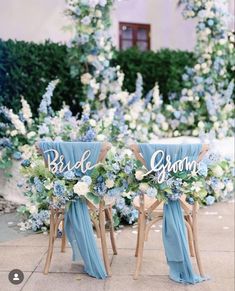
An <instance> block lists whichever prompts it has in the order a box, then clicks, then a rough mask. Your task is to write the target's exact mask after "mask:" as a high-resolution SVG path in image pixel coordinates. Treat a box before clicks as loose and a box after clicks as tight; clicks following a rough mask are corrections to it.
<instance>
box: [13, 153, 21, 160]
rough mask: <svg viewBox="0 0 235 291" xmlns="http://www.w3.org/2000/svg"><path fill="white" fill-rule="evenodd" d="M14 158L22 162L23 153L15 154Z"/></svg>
mask: <svg viewBox="0 0 235 291" xmlns="http://www.w3.org/2000/svg"><path fill="white" fill-rule="evenodd" d="M12 157H13V159H14V160H20V159H21V157H22V154H21V152H18V151H17V152H14V153H13V155H12Z"/></svg>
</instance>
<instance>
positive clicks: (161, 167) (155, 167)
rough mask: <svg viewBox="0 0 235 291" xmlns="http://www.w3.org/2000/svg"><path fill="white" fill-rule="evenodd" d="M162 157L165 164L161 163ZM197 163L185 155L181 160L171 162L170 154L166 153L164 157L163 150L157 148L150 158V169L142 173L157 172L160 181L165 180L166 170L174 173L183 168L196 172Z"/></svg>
mask: <svg viewBox="0 0 235 291" xmlns="http://www.w3.org/2000/svg"><path fill="white" fill-rule="evenodd" d="M158 159H159V160H158ZM164 159H165V161H166V162H165V164H164V163H163V161H164ZM157 160H158V161H157ZM197 165H198V163H197V162H196V161H192V162H190V161H189V159H188V157H185V158H184V159H183V160H177V161H175V162H174V163H172V162H171V157H170V155H166V158H165V153H164V151H162V150H158V151H156V152H154V153H153V155H152V157H151V160H150V166H151V170H150V171H148V172H147V173H146V174H144V176H147V175H149V174H150V173H152V172H158V183H162V182H164V180H165V177H166V173H168V172H174V173H176V172H179V171H183V170H186V171H191V172H196V170H197Z"/></svg>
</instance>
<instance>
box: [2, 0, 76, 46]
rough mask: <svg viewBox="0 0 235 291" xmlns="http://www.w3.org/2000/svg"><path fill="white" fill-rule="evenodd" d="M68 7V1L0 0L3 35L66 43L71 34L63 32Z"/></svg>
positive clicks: (18, 38)
mask: <svg viewBox="0 0 235 291" xmlns="http://www.w3.org/2000/svg"><path fill="white" fill-rule="evenodd" d="M65 8H66V3H65V0H0V38H2V39H4V40H6V39H9V38H11V39H17V40H26V41H34V42H41V41H44V40H45V39H51V40H52V41H55V42H60V41H61V42H65V41H67V40H69V39H70V37H71V33H69V32H68V31H67V32H65V31H63V27H64V26H65V25H67V24H68V23H69V20H68V17H66V16H64V14H63V11H64V10H65Z"/></svg>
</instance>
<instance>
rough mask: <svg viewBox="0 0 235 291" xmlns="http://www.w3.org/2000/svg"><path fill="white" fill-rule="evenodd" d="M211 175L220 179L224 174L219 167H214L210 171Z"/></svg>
mask: <svg viewBox="0 0 235 291" xmlns="http://www.w3.org/2000/svg"><path fill="white" fill-rule="evenodd" d="M212 173H213V174H214V175H215V176H216V177H222V176H223V174H224V171H223V169H222V168H221V167H220V166H219V165H216V166H215V167H214V168H213V169H212Z"/></svg>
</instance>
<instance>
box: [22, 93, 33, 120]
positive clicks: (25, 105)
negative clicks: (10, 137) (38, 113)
mask: <svg viewBox="0 0 235 291" xmlns="http://www.w3.org/2000/svg"><path fill="white" fill-rule="evenodd" d="M21 104H22V113H23V116H24V118H25V120H26V121H27V122H28V123H29V124H31V123H32V116H33V115H32V112H31V108H30V106H29V104H28V102H27V101H26V100H25V99H24V97H21Z"/></svg>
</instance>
